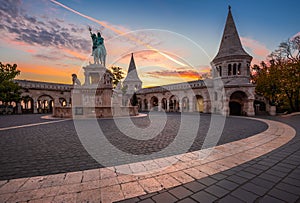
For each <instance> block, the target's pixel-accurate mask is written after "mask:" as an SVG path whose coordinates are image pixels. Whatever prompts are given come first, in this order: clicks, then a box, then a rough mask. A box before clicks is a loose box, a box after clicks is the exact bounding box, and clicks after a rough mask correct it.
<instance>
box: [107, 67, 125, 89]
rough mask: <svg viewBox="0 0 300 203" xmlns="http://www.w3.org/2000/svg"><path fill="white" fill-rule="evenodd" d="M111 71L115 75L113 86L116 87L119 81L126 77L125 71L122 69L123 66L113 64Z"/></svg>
mask: <svg viewBox="0 0 300 203" xmlns="http://www.w3.org/2000/svg"><path fill="white" fill-rule="evenodd" d="M110 71H111V73H112V76H113V87H114V88H116V87H117V85H118V83H119V82H120V81H121V80H122V79H123V78H124V76H123V75H124V72H123V71H122V68H121V67H118V66H112V67H111V68H110Z"/></svg>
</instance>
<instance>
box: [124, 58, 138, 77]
mask: <svg viewBox="0 0 300 203" xmlns="http://www.w3.org/2000/svg"><path fill="white" fill-rule="evenodd" d="M124 81H141V80H140V78H139V76H138V74H137V70H136V66H135V62H134V58H133V53H131V59H130V63H129V67H128V72H127V76H126V78H125V80H124Z"/></svg>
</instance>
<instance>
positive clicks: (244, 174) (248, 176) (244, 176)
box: [236, 171, 256, 179]
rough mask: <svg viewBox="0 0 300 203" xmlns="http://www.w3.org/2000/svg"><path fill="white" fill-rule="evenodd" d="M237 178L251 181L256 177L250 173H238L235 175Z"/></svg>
mask: <svg viewBox="0 0 300 203" xmlns="http://www.w3.org/2000/svg"><path fill="white" fill-rule="evenodd" d="M236 175H237V176H240V177H243V178H246V179H252V178H254V177H255V176H256V175H254V174H252V173H248V172H246V171H239V172H238V173H236Z"/></svg>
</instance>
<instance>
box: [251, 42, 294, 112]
mask: <svg viewBox="0 0 300 203" xmlns="http://www.w3.org/2000/svg"><path fill="white" fill-rule="evenodd" d="M269 57H270V61H269V64H268V65H267V64H266V63H264V62H262V63H261V64H260V66H258V65H254V66H253V68H252V69H253V70H254V73H255V74H254V75H253V78H252V79H253V82H254V83H255V84H256V92H257V93H258V94H260V95H263V96H265V97H267V98H268V99H269V101H270V103H271V104H273V105H276V106H277V107H280V106H282V105H285V104H288V106H289V109H290V110H291V111H300V104H299V100H300V36H297V37H295V38H293V39H291V40H288V41H286V42H282V43H280V45H279V47H278V49H276V50H275V51H273V52H272V53H271V54H270V56H269Z"/></svg>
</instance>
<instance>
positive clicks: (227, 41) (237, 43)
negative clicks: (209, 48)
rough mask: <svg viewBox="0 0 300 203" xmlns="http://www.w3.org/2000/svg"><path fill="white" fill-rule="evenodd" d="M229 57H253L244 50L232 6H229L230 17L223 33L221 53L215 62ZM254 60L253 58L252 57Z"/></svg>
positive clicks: (228, 16)
mask: <svg viewBox="0 0 300 203" xmlns="http://www.w3.org/2000/svg"><path fill="white" fill-rule="evenodd" d="M229 56H247V57H251V56H250V55H249V54H248V53H247V52H246V51H245V50H244V49H243V46H242V43H241V40H240V37H239V34H238V32H237V29H236V26H235V23H234V20H233V17H232V14H231V6H228V15H227V19H226V24H225V28H224V32H223V37H222V41H221V44H220V48H219V52H218V54H217V55H216V57H215V58H214V59H213V61H216V60H218V59H221V58H224V57H229ZM251 58H252V57H251Z"/></svg>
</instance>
